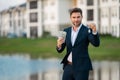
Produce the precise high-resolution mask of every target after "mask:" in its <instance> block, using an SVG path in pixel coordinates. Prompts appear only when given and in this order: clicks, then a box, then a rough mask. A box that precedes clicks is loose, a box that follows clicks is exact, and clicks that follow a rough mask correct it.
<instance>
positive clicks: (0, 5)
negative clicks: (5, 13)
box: [0, 0, 26, 11]
mask: <svg viewBox="0 0 120 80" xmlns="http://www.w3.org/2000/svg"><path fill="white" fill-rule="evenodd" d="M25 2H26V0H0V11H1V10H4V9H8V8H10V7H13V6H17V5H20V4H22V3H25Z"/></svg>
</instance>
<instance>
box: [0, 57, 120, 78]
mask: <svg viewBox="0 0 120 80" xmlns="http://www.w3.org/2000/svg"><path fill="white" fill-rule="evenodd" d="M60 62H61V60H59V59H30V56H29V55H4V56H3V55H1V56H0V80H62V73H63V70H62V65H61V64H60ZM93 68H94V70H93V71H92V72H90V76H89V80H120V62H119V61H93Z"/></svg>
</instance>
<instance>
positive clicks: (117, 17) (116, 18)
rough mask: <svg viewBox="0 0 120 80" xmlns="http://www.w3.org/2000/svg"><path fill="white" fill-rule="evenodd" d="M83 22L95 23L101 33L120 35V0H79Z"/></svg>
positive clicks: (78, 4)
mask: <svg viewBox="0 0 120 80" xmlns="http://www.w3.org/2000/svg"><path fill="white" fill-rule="evenodd" d="M77 6H78V7H80V8H82V10H83V23H85V24H89V23H91V22H93V23H95V24H96V26H97V29H98V31H99V33H100V34H110V35H112V36H115V37H120V0H78V2H77Z"/></svg>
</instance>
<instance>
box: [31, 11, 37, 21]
mask: <svg viewBox="0 0 120 80" xmlns="http://www.w3.org/2000/svg"><path fill="white" fill-rule="evenodd" d="M37 21H38V17H37V13H30V22H37Z"/></svg>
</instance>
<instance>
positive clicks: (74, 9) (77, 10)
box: [69, 8, 82, 16]
mask: <svg viewBox="0 0 120 80" xmlns="http://www.w3.org/2000/svg"><path fill="white" fill-rule="evenodd" d="M74 12H79V13H80V14H81V15H82V9H81V8H72V9H69V13H70V16H71V15H72V13H74Z"/></svg>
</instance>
